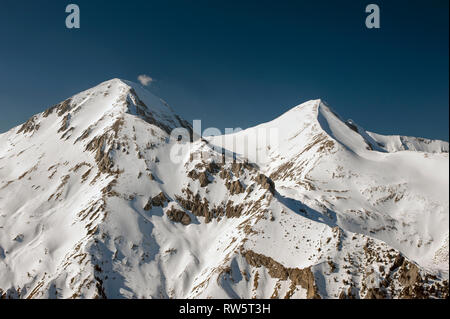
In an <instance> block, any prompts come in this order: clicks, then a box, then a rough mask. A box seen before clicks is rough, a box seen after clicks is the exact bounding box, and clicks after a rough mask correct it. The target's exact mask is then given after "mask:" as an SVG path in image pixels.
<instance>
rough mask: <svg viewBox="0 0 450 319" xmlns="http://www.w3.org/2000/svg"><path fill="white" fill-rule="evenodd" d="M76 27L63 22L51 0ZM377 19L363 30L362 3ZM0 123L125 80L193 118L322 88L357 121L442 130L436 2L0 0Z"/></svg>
mask: <svg viewBox="0 0 450 319" xmlns="http://www.w3.org/2000/svg"><path fill="white" fill-rule="evenodd" d="M69 3H76V4H78V5H79V6H80V9H81V29H79V30H68V29H66V28H65V18H66V15H67V14H66V13H65V6H66V5H67V4H69ZM369 3H376V4H378V5H379V6H380V8H381V29H379V30H374V29H371V30H369V29H366V28H365V24H364V22H365V18H366V15H367V14H366V13H365V6H366V5H367V4H369ZM0 5H1V7H0V108H1V117H0V132H4V131H6V130H7V129H9V128H11V127H13V126H15V125H18V124H20V123H22V122H24V121H25V120H26V119H27V118H29V117H30V116H31V115H33V114H35V113H38V112H40V111H42V110H44V109H45V108H47V107H49V106H51V105H53V104H55V103H57V102H59V101H61V100H63V99H65V98H67V97H69V96H71V95H73V94H74V93H77V92H79V91H81V90H84V89H87V88H89V87H92V86H94V85H96V84H98V83H99V82H102V81H105V80H108V79H110V78H114V77H119V78H123V79H128V80H132V81H137V80H136V78H137V76H138V75H139V74H143V73H145V74H148V75H150V76H152V77H153V78H155V79H156V80H157V82H155V83H154V84H152V86H151V87H150V90H151V91H152V92H154V93H155V94H157V95H159V96H160V97H162V98H163V99H165V100H166V101H167V102H168V103H169V104H170V105H171V106H172V107H173V108H174V109H175V110H176V112H177V113H179V114H180V115H181V116H183V117H184V118H186V119H187V120H193V119H202V120H203V126H204V128H205V127H206V126H215V127H218V128H220V129H222V130H223V129H224V128H225V127H242V128H246V127H250V126H253V125H256V124H259V123H261V122H265V121H269V120H271V119H273V118H275V117H277V116H278V115H280V114H281V113H283V112H284V111H287V110H288V109H290V108H291V107H293V106H295V105H297V104H299V103H301V102H304V101H306V100H310V99H316V98H323V99H324V100H325V101H327V102H328V103H329V104H330V105H331V107H332V108H333V109H335V110H336V111H337V112H338V113H340V114H341V115H342V116H343V117H344V118H351V119H353V120H354V121H355V122H357V123H358V124H360V125H361V126H363V127H365V128H366V129H367V130H371V131H375V132H378V133H382V134H402V135H412V136H422V137H428V138H438V139H444V140H448V139H449V138H448V137H449V122H448V116H449V99H448V85H449V73H448V72H449V45H448V37H449V31H448V28H449V18H448V12H449V2H448V0H442V1H437V0H427V1H415V0H407V1H406V0H389V1H380V0H368V1H357V0H341V1H300V0H297V1H284V0H278V1H265V0H258V1H250V0H241V1H231V0H227V1H216V0H209V1H206V0H194V1H175V0H164V1H152V0H146V1H137V0H135V1H133V0H129V1H118V0H117V1H112V0H111V1H102V0H89V1H84V0H83V1H81V0H72V1H70V2H69V1H56V0H55V1H50V0H41V1H34V0H33V1H32V0H29V1H17V0H0Z"/></svg>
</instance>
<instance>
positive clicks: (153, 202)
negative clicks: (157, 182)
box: [144, 192, 169, 211]
mask: <svg viewBox="0 0 450 319" xmlns="http://www.w3.org/2000/svg"><path fill="white" fill-rule="evenodd" d="M168 201H169V200H168V199H167V197H166V195H165V194H164V193H162V192H161V193H159V194H158V195H156V196H155V197H153V198H150V199H149V200H148V202H147V204H146V205H145V206H144V210H146V211H149V210H150V209H152V207H164V204H165V203H166V202H168Z"/></svg>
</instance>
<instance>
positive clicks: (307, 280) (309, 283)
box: [244, 250, 320, 299]
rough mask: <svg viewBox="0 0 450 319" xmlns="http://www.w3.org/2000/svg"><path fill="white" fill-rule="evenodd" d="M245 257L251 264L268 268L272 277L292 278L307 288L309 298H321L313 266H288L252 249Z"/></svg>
mask: <svg viewBox="0 0 450 319" xmlns="http://www.w3.org/2000/svg"><path fill="white" fill-rule="evenodd" d="M244 257H245V259H246V260H247V262H248V263H249V265H251V266H254V267H265V268H267V270H268V272H269V275H270V276H271V277H273V278H279V279H281V280H287V279H290V281H291V282H292V284H293V285H295V286H301V287H302V288H304V289H306V297H307V298H308V299H320V295H319V294H318V291H317V287H316V283H315V278H314V274H313V273H312V272H311V268H306V269H299V268H286V267H284V266H283V265H282V264H280V263H279V262H277V261H275V260H273V259H272V258H270V257H267V256H264V255H262V254H258V253H255V252H253V251H251V250H247V251H246V252H245V253H244Z"/></svg>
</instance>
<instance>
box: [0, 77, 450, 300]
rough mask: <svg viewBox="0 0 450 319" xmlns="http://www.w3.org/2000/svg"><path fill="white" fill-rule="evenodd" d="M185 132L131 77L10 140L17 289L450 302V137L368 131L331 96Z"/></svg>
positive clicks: (80, 97) (0, 286)
mask: <svg viewBox="0 0 450 319" xmlns="http://www.w3.org/2000/svg"><path fill="white" fill-rule="evenodd" d="M175 128H181V129H178V130H176V131H175V133H173V134H171V133H172V132H173V129H175ZM183 132H184V133H186V132H187V133H188V134H189V133H191V132H192V129H191V127H190V125H189V123H187V122H186V121H184V120H183V119H181V118H180V117H179V116H177V115H176V114H175V113H174V111H173V110H172V109H171V108H170V107H169V106H168V105H167V104H166V103H165V102H163V101H162V100H160V99H159V98H157V97H155V96H154V95H152V94H151V93H149V92H147V91H146V90H145V89H143V88H142V87H141V86H139V85H137V84H134V83H132V82H128V81H122V80H119V79H113V80H110V81H107V82H104V83H102V84H100V85H98V86H96V87H94V88H92V89H89V90H87V91H84V92H81V93H79V94H77V95H74V96H73V97H71V98H70V99H68V100H66V101H64V102H61V103H59V104H57V105H56V106H54V107H52V108H50V109H49V110H47V111H45V112H43V113H40V114H37V115H35V116H34V117H32V118H31V119H30V120H29V121H27V122H26V123H24V124H23V125H21V126H19V127H16V128H13V129H12V130H10V131H9V132H7V133H5V134H2V135H0V296H4V297H11V298H95V297H100V298H207V297H213V298H269V297H273V298H354V297H355V298H408V297H412V298H428V297H431V298H444V297H446V296H448V236H449V235H448V214H449V208H448V143H446V142H441V141H429V140H425V139H417V138H406V137H398V136H397V137H387V136H382V135H378V134H375V133H371V132H366V131H364V130H363V129H362V128H360V127H359V126H357V125H356V124H354V123H352V122H345V121H342V120H341V119H340V118H339V116H338V115H336V113H335V112H333V111H332V110H331V109H330V108H329V107H328V106H326V105H325V103H324V102H322V101H321V100H316V101H309V102H306V103H304V104H302V105H300V106H297V107H295V108H293V109H292V110H290V111H289V112H287V113H285V114H283V115H282V116H280V117H279V118H277V119H275V120H273V121H271V122H269V123H265V124H262V125H259V126H257V127H254V128H250V129H247V130H245V131H241V132H238V133H235V134H230V135H224V136H216V137H204V138H202V139H199V138H198V137H193V139H194V140H193V141H191V139H190V138H189V137H186V135H183ZM179 135H182V138H181V141H180V140H179V139H180V138H179ZM221 147H223V148H224V152H223V153H222V150H221ZM233 153H234V154H233ZM174 158H175V159H176V160H174Z"/></svg>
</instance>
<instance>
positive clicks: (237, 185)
mask: <svg viewBox="0 0 450 319" xmlns="http://www.w3.org/2000/svg"><path fill="white" fill-rule="evenodd" d="M225 185H226V187H227V188H228V190H229V191H230V194H231V195H236V194H241V193H243V192H245V188H244V186H242V184H241V182H240V181H239V180H236V181H233V182H227V183H226V184H225Z"/></svg>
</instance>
